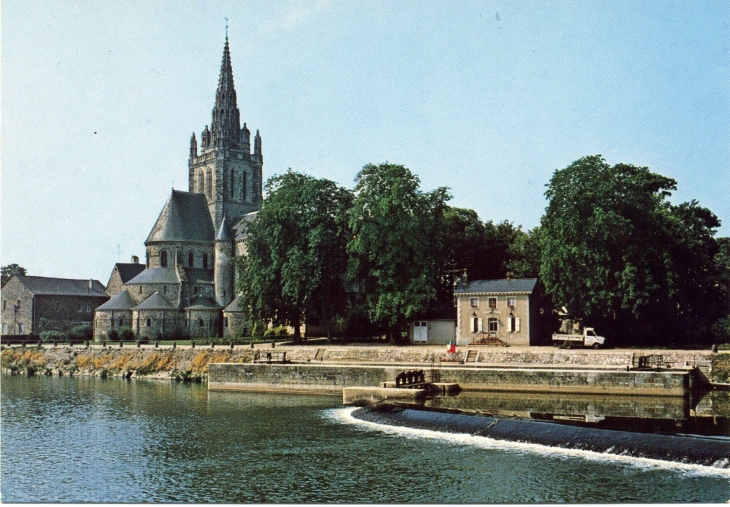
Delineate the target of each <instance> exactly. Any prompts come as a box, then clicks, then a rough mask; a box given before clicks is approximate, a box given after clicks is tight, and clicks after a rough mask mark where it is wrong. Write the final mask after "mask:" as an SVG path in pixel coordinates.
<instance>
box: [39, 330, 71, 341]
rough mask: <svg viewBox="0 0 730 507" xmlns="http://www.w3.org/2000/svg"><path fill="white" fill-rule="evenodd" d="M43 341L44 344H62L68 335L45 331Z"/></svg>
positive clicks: (42, 334)
mask: <svg viewBox="0 0 730 507" xmlns="http://www.w3.org/2000/svg"><path fill="white" fill-rule="evenodd" d="M41 341H42V342H44V343H52V342H62V341H66V335H65V334H63V333H62V332H61V331H43V332H42V333H41Z"/></svg>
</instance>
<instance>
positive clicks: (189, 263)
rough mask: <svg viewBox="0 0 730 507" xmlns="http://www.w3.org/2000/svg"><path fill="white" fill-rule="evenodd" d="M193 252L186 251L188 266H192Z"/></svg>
mask: <svg viewBox="0 0 730 507" xmlns="http://www.w3.org/2000/svg"><path fill="white" fill-rule="evenodd" d="M193 260H194V259H193V252H188V267H191V268H192V267H193Z"/></svg>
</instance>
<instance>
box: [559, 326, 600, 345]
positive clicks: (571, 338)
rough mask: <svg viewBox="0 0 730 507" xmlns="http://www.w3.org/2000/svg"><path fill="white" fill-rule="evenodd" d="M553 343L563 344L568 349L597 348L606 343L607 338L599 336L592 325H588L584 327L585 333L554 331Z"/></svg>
mask: <svg viewBox="0 0 730 507" xmlns="http://www.w3.org/2000/svg"><path fill="white" fill-rule="evenodd" d="M553 343H554V344H557V345H560V344H562V345H564V346H565V348H566V349H569V348H572V347H593V348H594V349H597V348H600V347H603V346H604V345H605V344H606V339H605V338H604V337H603V336H598V335H597V334H596V331H595V330H594V329H593V328H592V327H587V328H585V329H583V334H566V333H553Z"/></svg>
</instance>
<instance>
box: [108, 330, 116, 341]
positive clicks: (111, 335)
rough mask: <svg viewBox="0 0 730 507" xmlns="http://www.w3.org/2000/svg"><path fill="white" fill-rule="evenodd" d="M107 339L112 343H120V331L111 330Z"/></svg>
mask: <svg viewBox="0 0 730 507" xmlns="http://www.w3.org/2000/svg"><path fill="white" fill-rule="evenodd" d="M106 338H107V340H109V341H112V342H118V341H119V331H117V330H116V329H112V330H110V331H109V332H108V333H107V334H106Z"/></svg>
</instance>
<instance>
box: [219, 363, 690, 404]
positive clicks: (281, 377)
mask: <svg viewBox="0 0 730 507" xmlns="http://www.w3.org/2000/svg"><path fill="white" fill-rule="evenodd" d="M208 369H209V373H208V388H209V389H211V390H237V391H270V392H271V391H287V392H303V393H304V392H306V393H322V394H341V393H342V389H344V388H348V387H367V386H371V387H376V386H380V384H381V383H383V382H393V381H394V380H395V378H396V376H397V375H398V374H399V373H400V372H402V371H403V368H402V367H400V366H371V365H354V364H350V365H325V364H232V363H219V364H210V365H209V366H208ZM429 373H431V372H429ZM434 373H436V374H437V375H438V378H439V380H440V381H446V382H452V383H457V384H459V386H460V387H461V388H462V389H464V390H468V391H480V390H483V391H530V392H564V393H585V394H606V393H612V394H637V395H651V396H682V395H684V394H685V393H686V392H688V391H689V390H690V389H691V388H692V383H693V378H694V377H693V373H692V371H690V370H688V369H673V370H670V371H658V372H657V371H626V368H624V369H623V370H621V371H611V370H606V369H598V370H590V369H585V368H583V369H571V370H566V369H529V368H494V367H489V368H488V367H477V368H475V367H443V366H442V367H441V368H440V370H438V371H434Z"/></svg>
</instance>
